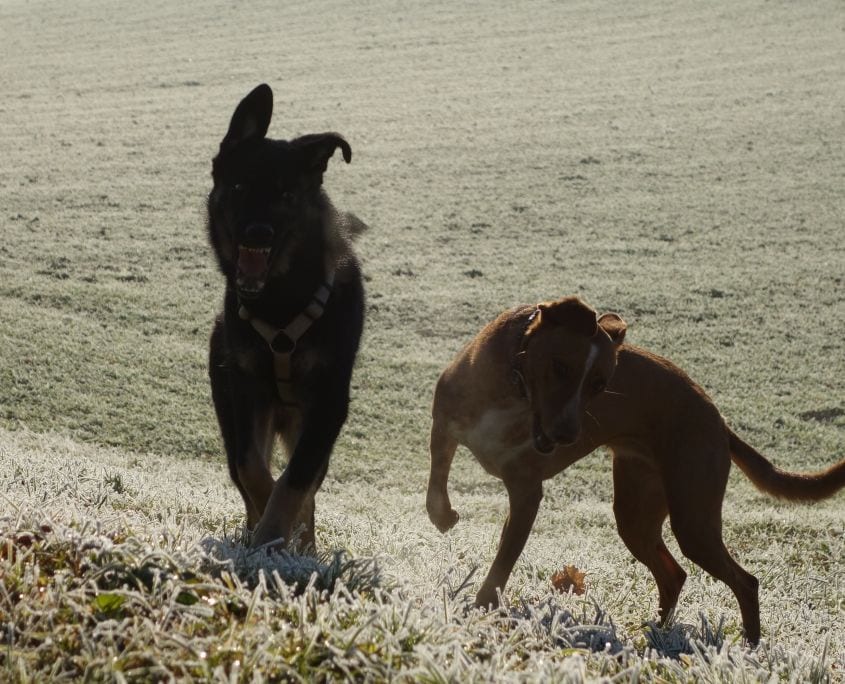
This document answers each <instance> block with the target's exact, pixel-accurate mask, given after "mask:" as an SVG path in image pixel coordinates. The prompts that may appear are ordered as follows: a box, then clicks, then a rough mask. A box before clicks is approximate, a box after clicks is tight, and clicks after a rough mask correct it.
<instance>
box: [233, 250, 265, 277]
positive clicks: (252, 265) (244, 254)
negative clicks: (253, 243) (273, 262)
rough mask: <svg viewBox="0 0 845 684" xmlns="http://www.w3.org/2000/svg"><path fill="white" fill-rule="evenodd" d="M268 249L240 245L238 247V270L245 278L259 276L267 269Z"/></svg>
mask: <svg viewBox="0 0 845 684" xmlns="http://www.w3.org/2000/svg"><path fill="white" fill-rule="evenodd" d="M268 255H269V250H267V249H253V248H251V247H240V248H239V249H238V271H240V272H241V274H243V275H244V276H246V277H247V278H260V277H261V276H263V275H264V273H266V271H267V257H268Z"/></svg>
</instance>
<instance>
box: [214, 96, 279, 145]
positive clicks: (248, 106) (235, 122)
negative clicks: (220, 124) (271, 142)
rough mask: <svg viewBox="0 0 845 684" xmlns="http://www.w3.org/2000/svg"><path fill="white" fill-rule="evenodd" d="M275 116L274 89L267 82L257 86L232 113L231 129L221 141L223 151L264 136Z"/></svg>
mask: <svg viewBox="0 0 845 684" xmlns="http://www.w3.org/2000/svg"><path fill="white" fill-rule="evenodd" d="M272 116H273V91H272V89H271V88H270V86H268V85H267V84H266V83H262V84H261V85H259V86H257V87H256V88H255V89H253V91H252V92H251V93H250V94H249V95H247V96H246V97H245V98H244V99H243V100H241V101H240V103H239V104H238V106H237V107H236V108H235V113H234V114H232V121H231V122H230V123H229V130H228V131H227V132H226V136H225V137H224V138H223V141H222V142H221V143H220V149H221V151H222V150H224V149H225V148H228V147H231V146H233V145H236V144H237V143H239V142H242V141H243V140H248V139H250V138H263V137H264V136H265V135H267V129H268V128H269V127H270V118H271V117H272Z"/></svg>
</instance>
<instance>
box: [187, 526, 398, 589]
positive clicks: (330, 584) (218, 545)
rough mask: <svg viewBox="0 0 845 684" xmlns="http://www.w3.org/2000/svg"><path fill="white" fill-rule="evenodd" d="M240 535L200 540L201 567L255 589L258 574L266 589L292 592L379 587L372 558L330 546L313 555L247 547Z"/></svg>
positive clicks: (379, 577) (379, 576)
mask: <svg viewBox="0 0 845 684" xmlns="http://www.w3.org/2000/svg"><path fill="white" fill-rule="evenodd" d="M243 542H244V540H243V538H242V537H241V538H232V537H228V536H224V537H223V538H212V537H207V538H206V539H204V540H203V541H202V542H201V543H200V547H201V548H202V550H203V552H204V553H205V556H206V564H205V565H206V567H205V568H204V570H205V571H206V572H208V573H209V574H211V575H213V576H216V577H219V576H220V575H221V574H222V573H224V572H228V573H231V574H232V575H235V576H236V577H238V579H239V580H240V581H241V582H243V583H244V584H245V585H247V586H249V587H252V588H254V587H255V586H257V585H258V584H259V582H261V579H260V578H261V576H262V575H263V576H264V577H265V578H267V579H269V580H273V581H270V582H267V586H268V588H269V589H270V590H271V593H272V592H273V590H274V588H275V589H276V592H275V593H283V592H282V586H284V587H285V589H286V591H284V593H287V592H288V591H289V592H291V593H293V594H301V593H303V592H304V591H306V590H308V589H313V590H315V591H317V592H327V593H329V594H332V593H334V591H335V588H336V586H337V584H338V583H339V582H340V583H342V584H343V586H344V587H345V588H346V589H347V590H348V591H350V592H353V593H368V592H370V591H372V590H374V589H377V588H382V587H383V586H384V581H383V577H382V573H381V568H380V567H379V565H378V562H377V561H376V559H375V558H352V557H351V556H350V555H349V553H348V552H347V551H345V550H343V549H332V550H328V551H325V552H323V553H318V554H316V555H312V554H305V553H302V554H301V553H295V552H289V551H285V550H271V549H270V548H266V547H260V548H257V549H253V548H249V547H248V546H246V545H245V544H244V543H243Z"/></svg>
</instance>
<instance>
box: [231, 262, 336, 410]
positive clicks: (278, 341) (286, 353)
mask: <svg viewBox="0 0 845 684" xmlns="http://www.w3.org/2000/svg"><path fill="white" fill-rule="evenodd" d="M333 285H334V271H333V270H332V271H329V272H328V274H327V275H326V281H325V283H323V284H322V285H320V287H318V288H317V291H316V292H315V293H314V294H313V295H312V296H311V300H310V301H309V302H308V304H307V305H306V307H305V308H304V309H303V310H302V311H301V312H300V313H298V314H297V315H296V316H294V317H293V318H292V319H291V321H290V322H289V323H288V324H287V325H286V326H285V327H284V328H277V327H276V326H274V325H270V324H269V323H267V322H266V321H262V320H261V319H260V318H253V316H252V314H251V313H250V312H249V311H248V310H247V308H246V307H245V306H244V305H243V304H242V305H241V308H240V309H239V310H238V315H239V316H240V317H241V318H242V319H243V320H245V321H249V322H250V325H252V327H253V328H254V329H255V332H257V333H258V334H259V335H261V337H262V338H263V339H264V341H265V342H267V344H268V345H269V346H270V351H272V352H273V371H274V375H275V377H276V391H277V392H278V393H279V399H281V400H282V403H284V404H296V403H297V401H296V396H295V394H294V392H293V379H292V378H291V358H292V357H293V353H294V351H296V343H297V342H298V341H299V338H300V337H302V336H303V335H304V334H305V333H306V332H307V331H308V329H309V328H310V327H311V325H312V324H313V323H314V321H316V320H317V319H318V318H320V316H322V315H323V311H324V310H325V308H326V304H327V303H328V301H329V296H330V295H331V292H332V286H333Z"/></svg>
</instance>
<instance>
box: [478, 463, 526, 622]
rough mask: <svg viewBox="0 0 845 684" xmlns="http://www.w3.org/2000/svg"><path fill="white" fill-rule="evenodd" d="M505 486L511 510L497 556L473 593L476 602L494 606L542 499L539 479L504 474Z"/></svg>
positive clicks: (485, 605)
mask: <svg viewBox="0 0 845 684" xmlns="http://www.w3.org/2000/svg"><path fill="white" fill-rule="evenodd" d="M505 487H506V488H507V490H508V501H509V503H510V513H509V514H508V519H507V520H506V521H505V526H504V528H503V529H502V537H501V539H500V540H499V550H498V551H497V552H496V558H495V559H494V560H493V565H492V566H491V567H490V572H488V573H487V577H486V578H485V579H484V583H483V584H482V585H481V589H479V590H478V594H477V595H476V597H475V605H476V606H481V607H487V606H493V607H494V608H495V607H496V606H498V605H499V597H498V595H497V594H496V590H497V589H499V590H504V588H505V584H507V581H508V577H510V574H511V570H513V566H514V565H515V564H516V560H517V558H519V554H521V553H522V549H523V548H525V542H526V541H527V540H528V535H529V533H530V532H531V528H532V526H533V525H534V519H535V518H536V517H537V511H538V510H539V508H540V501H542V499H543V483H542V481H541V480H524V479H510V478H506V479H505Z"/></svg>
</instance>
